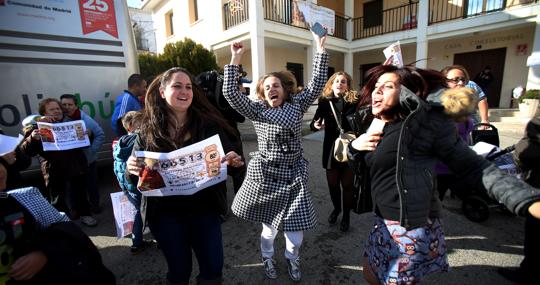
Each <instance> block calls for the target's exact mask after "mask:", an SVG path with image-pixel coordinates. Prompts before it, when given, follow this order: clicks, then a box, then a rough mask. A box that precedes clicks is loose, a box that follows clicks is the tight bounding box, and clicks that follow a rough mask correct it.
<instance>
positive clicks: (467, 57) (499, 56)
mask: <svg viewBox="0 0 540 285" xmlns="http://www.w3.org/2000/svg"><path fill="white" fill-rule="evenodd" d="M505 60H506V48H498V49H490V50H483V51H475V52H467V53H458V54H455V55H454V64H459V65H462V66H464V67H465V68H466V69H467V71H468V72H469V76H470V77H471V80H473V79H474V77H475V76H476V75H477V74H478V73H480V72H481V71H482V70H483V69H484V67H486V66H490V67H491V72H492V74H493V81H491V82H490V83H489V84H488V85H487V88H483V89H486V90H484V93H486V95H487V98H488V105H489V107H490V108H499V101H500V99H501V86H502V79H503V76H504V62H505Z"/></svg>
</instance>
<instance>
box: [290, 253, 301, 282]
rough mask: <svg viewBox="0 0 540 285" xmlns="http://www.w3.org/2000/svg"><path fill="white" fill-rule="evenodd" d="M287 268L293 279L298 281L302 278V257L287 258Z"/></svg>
mask: <svg viewBox="0 0 540 285" xmlns="http://www.w3.org/2000/svg"><path fill="white" fill-rule="evenodd" d="M287 269H288V270H289V276H290V277H291V279H292V281H295V282H298V281H300V279H302V273H300V257H298V258H296V259H288V258H287Z"/></svg>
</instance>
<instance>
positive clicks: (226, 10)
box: [223, 0, 249, 30]
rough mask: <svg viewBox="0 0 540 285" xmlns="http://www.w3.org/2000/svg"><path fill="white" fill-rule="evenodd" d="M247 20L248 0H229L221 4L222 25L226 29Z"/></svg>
mask: <svg viewBox="0 0 540 285" xmlns="http://www.w3.org/2000/svg"><path fill="white" fill-rule="evenodd" d="M248 20H249V9H248V0H236V1H230V2H227V3H225V4H224V5H223V26H224V27H225V30H228V29H230V28H232V27H234V26H236V25H240V24H242V23H244V22H247V21H248Z"/></svg>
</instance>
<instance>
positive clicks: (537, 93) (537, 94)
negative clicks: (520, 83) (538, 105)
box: [519, 89, 540, 103]
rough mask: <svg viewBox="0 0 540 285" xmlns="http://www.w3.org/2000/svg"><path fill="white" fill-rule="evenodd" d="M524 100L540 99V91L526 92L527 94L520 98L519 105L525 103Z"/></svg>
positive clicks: (531, 90)
mask: <svg viewBox="0 0 540 285" xmlns="http://www.w3.org/2000/svg"><path fill="white" fill-rule="evenodd" d="M524 99H540V90H538V89H530V90H527V91H526V92H525V94H523V95H521V97H519V103H523V100H524Z"/></svg>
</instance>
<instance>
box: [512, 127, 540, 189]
mask: <svg viewBox="0 0 540 285" xmlns="http://www.w3.org/2000/svg"><path fill="white" fill-rule="evenodd" d="M514 161H515V162H516V164H517V166H518V167H519V168H520V169H521V170H522V171H523V178H524V179H525V181H526V182H527V183H529V184H530V185H532V186H533V187H540V163H538V162H539V161H540V118H533V119H532V120H530V121H529V123H528V124H527V127H526V128H525V137H523V138H522V139H521V140H520V141H519V142H518V143H517V144H516V150H515V152H514Z"/></svg>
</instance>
